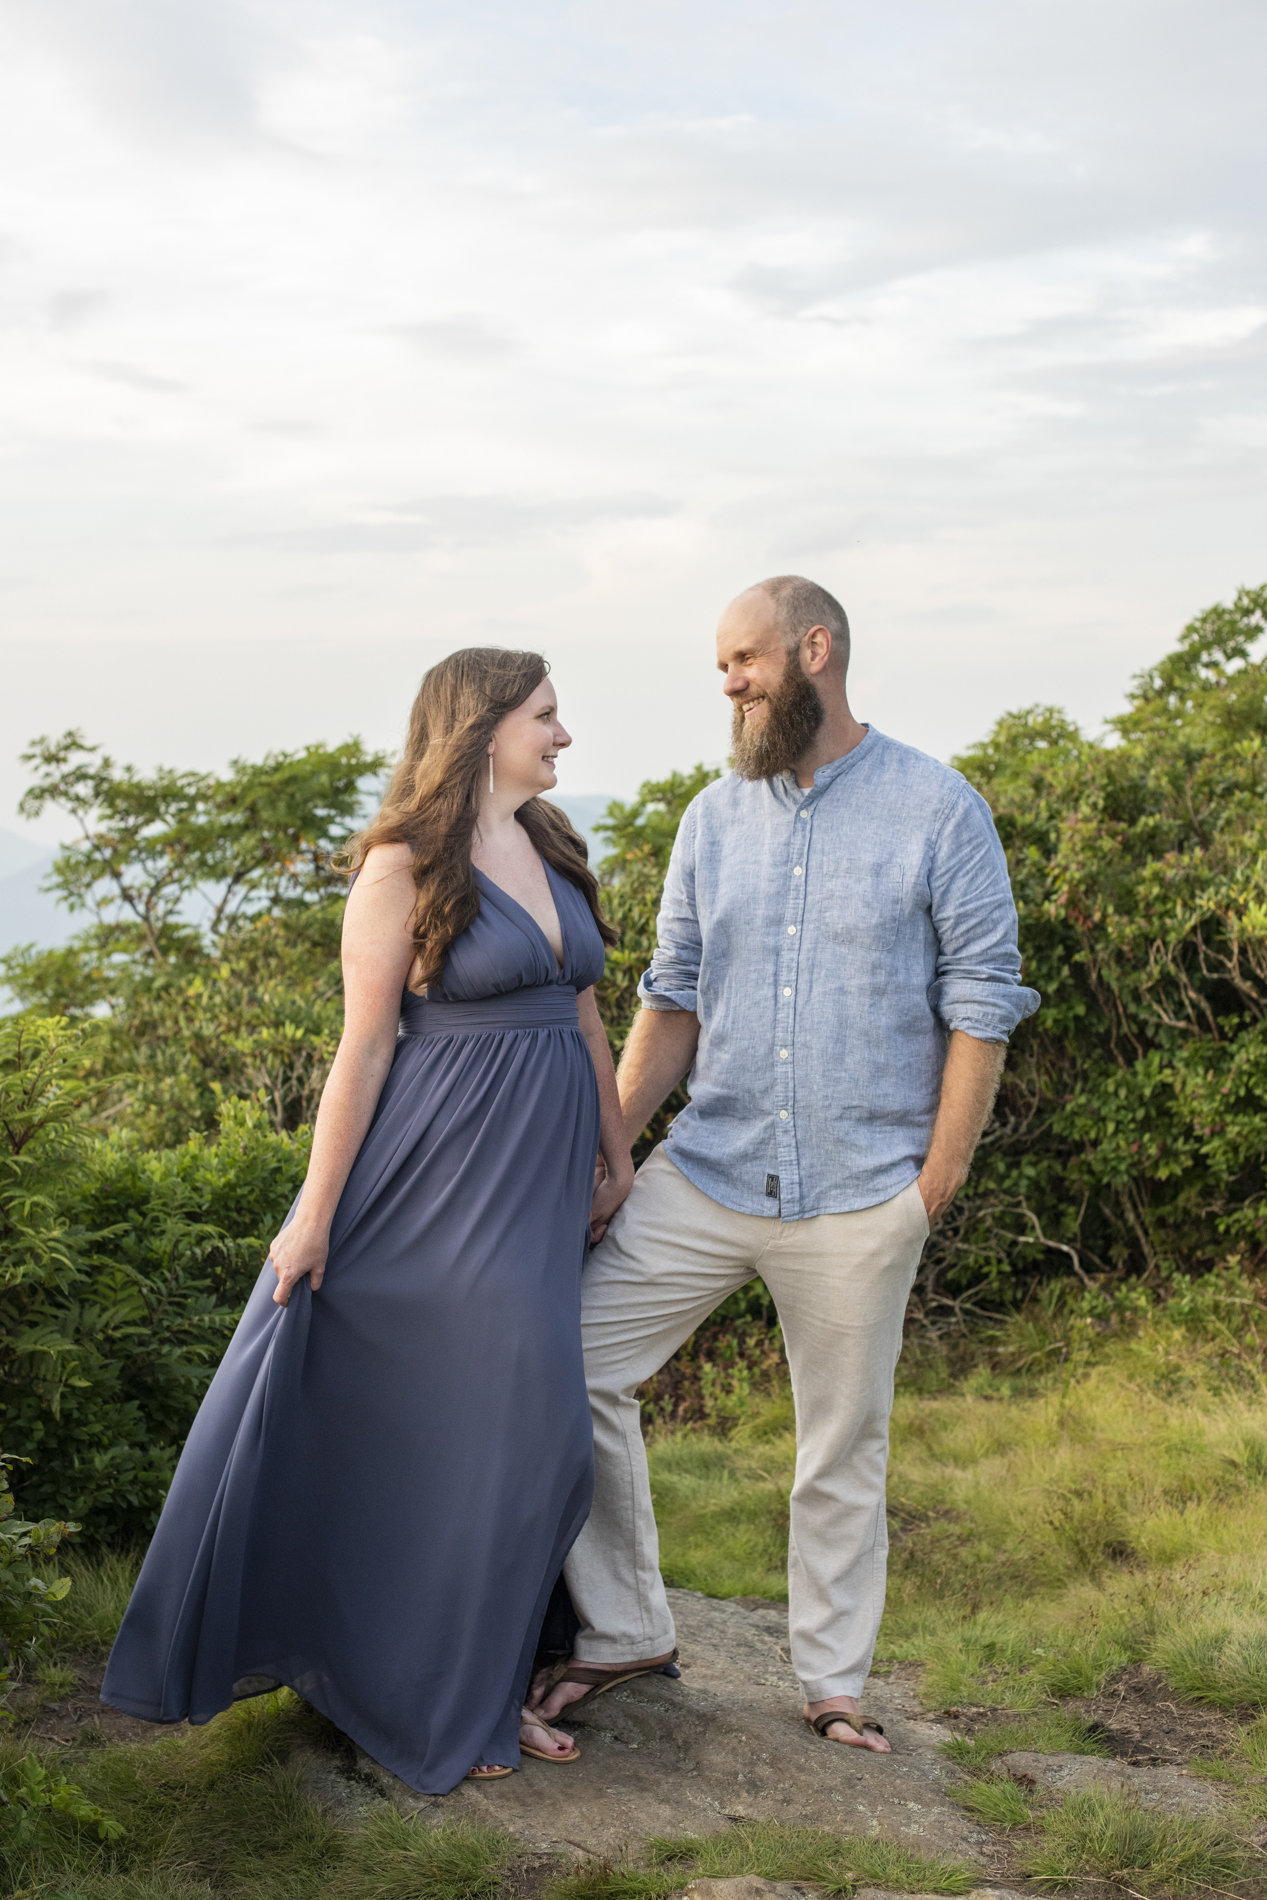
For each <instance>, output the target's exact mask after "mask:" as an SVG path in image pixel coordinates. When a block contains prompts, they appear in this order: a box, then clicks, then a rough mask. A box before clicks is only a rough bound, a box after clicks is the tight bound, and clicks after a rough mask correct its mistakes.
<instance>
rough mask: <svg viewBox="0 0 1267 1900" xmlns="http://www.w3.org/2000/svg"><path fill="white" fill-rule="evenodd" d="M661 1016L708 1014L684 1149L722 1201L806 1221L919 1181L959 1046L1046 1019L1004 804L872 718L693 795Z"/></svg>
mask: <svg viewBox="0 0 1267 1900" xmlns="http://www.w3.org/2000/svg"><path fill="white" fill-rule="evenodd" d="M658 939H659V940H658V945H657V948H656V952H655V955H654V956H653V958H652V960H651V968H650V969H649V970H648V971H646V972H645V974H644V975H643V978H642V980H641V982H640V983H639V986H638V993H639V995H640V997H641V998H642V1002H643V1006H644V1007H645V1008H648V1009H690V1010H695V1011H696V1012H697V1013H698V1015H699V1019H700V1039H699V1050H698V1053H697V1055H696V1058H695V1065H694V1067H693V1068H692V1070H691V1073H690V1076H689V1078H688V1088H689V1091H690V1098H691V1099H690V1103H689V1105H688V1106H687V1107H686V1108H685V1109H684V1110H683V1111H682V1113H681V1114H680V1115H679V1116H678V1117H677V1118H676V1120H675V1121H674V1122H673V1124H672V1126H671V1128H670V1130H669V1134H668V1139H667V1151H668V1153H669V1155H670V1156H671V1157H672V1159H673V1161H674V1162H675V1163H676V1165H677V1166H678V1167H679V1168H680V1169H681V1170H682V1173H683V1174H684V1175H686V1177H687V1179H688V1180H690V1181H693V1182H694V1184H695V1186H696V1187H698V1188H701V1189H702V1190H703V1192H704V1193H705V1194H708V1195H710V1196H711V1197H712V1199H713V1200H715V1201H720V1202H721V1204H722V1206H723V1207H730V1208H735V1209H736V1210H737V1211H739V1212H740V1213H744V1214H768V1215H770V1216H771V1217H775V1216H777V1217H779V1218H781V1219H783V1220H802V1219H804V1218H806V1217H807V1216H809V1215H813V1214H837V1213H846V1212H848V1211H849V1210H850V1209H852V1208H859V1207H873V1206H875V1205H876V1204H877V1203H878V1202H880V1201H887V1200H890V1199H891V1198H892V1197H893V1196H894V1195H895V1194H900V1193H901V1191H902V1189H903V1188H905V1187H907V1186H908V1185H909V1184H910V1182H912V1181H913V1180H914V1179H915V1177H916V1175H917V1174H918V1173H919V1171H920V1169H921V1167H922V1166H923V1162H924V1156H925V1154H926V1153H927V1150H928V1142H929V1137H930V1135H931V1132H932V1127H933V1121H934V1118H935V1116H936V1113H937V1100H938V1094H939V1091H940V1087H941V1072H942V1065H943V1062H944V1060H945V1054H946V1037H947V1033H948V1032H949V1031H950V1030H952V1029H963V1030H966V1031H967V1033H968V1035H970V1036H976V1037H978V1038H979V1039H980V1040H981V1041H983V1042H1006V1041H1007V1039H1008V1037H1009V1035H1010V1034H1011V1032H1012V1030H1013V1029H1015V1027H1016V1025H1017V1024H1018V1023H1019V1022H1020V1021H1021V1020H1022V1019H1023V1018H1024V1017H1026V1016H1029V1015H1032V1013H1033V1012H1034V1010H1036V1009H1037V1008H1038V1002H1039V999H1038V994H1037V992H1036V991H1034V990H1028V989H1024V988H1022V986H1021V980H1020V975H1021V959H1020V952H1019V950H1018V948H1017V941H1016V907H1015V905H1014V904H1013V902H1012V892H1011V887H1010V885H1009V883H1008V875H1007V863H1006V860H1005V859H1004V856H1003V849H1002V846H1001V845H1000V843H999V839H998V834H997V832H996V831H995V829H994V820H993V819H992V817H991V815H990V808H989V806H988V805H987V804H986V802H985V800H984V799H983V798H982V797H981V796H980V794H979V793H978V792H975V791H974V790H973V788H972V787H971V786H970V785H969V784H968V782H967V780H966V779H965V778H963V777H962V776H961V775H960V774H959V773H958V772H955V771H952V770H951V768H950V767H949V766H947V765H941V764H939V763H938V761H937V760H936V759H930V758H929V757H927V756H926V754H924V753H922V752H916V751H915V750H914V748H913V747H911V746H906V745H900V744H899V743H898V742H897V741H896V740H894V739H888V738H886V737H885V736H884V734H883V733H880V732H877V731H876V730H875V728H874V727H870V728H869V729H868V731H867V734H866V737H865V738H864V739H863V740H862V741H861V742H860V743H859V744H858V745H857V746H855V747H854V749H853V751H852V752H848V753H846V754H845V757H844V758H843V759H835V760H833V762H832V763H831V764H830V765H825V766H823V767H821V768H820V770H819V771H817V772H816V773H815V774H814V783H813V785H812V787H811V788H810V789H809V790H808V791H802V790H801V788H800V787H799V786H798V785H797V783H796V780H795V777H794V775H793V774H792V773H790V772H787V773H784V774H783V775H782V776H781V777H779V778H776V779H770V780H747V779H742V778H739V777H737V776H736V775H735V774H734V773H733V772H732V773H728V774H727V775H726V776H725V777H724V778H721V779H718V780H716V781H715V782H714V783H713V784H712V785H709V786H708V787H707V788H706V789H705V790H704V791H702V792H701V793H700V794H699V796H698V798H695V799H693V800H692V801H691V804H690V805H689V806H688V807H687V810H686V812H685V814H684V816H683V818H682V823H681V827H680V829H679V831H678V835H677V841H676V843H675V844H674V847H673V855H672V858H671V860H670V862H669V870H668V876H667V877H666V879H665V885H664V897H663V901H662V904H661V909H660V916H659V923H658Z"/></svg>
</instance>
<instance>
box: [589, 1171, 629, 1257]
mask: <svg viewBox="0 0 1267 1900" xmlns="http://www.w3.org/2000/svg"><path fill="white" fill-rule="evenodd" d="M594 1175H595V1178H594V1199H593V1201H592V1202H591V1203H590V1239H591V1240H592V1241H593V1243H594V1245H595V1246H596V1247H597V1245H598V1243H599V1241H600V1240H601V1239H602V1238H603V1235H604V1234H605V1233H606V1232H607V1227H608V1223H609V1222H610V1220H611V1217H612V1215H613V1214H614V1213H615V1212H616V1209H617V1208H618V1207H619V1206H620V1204H621V1202H622V1201H623V1200H624V1199H625V1197H626V1195H627V1194H628V1193H629V1190H630V1188H631V1187H632V1186H633V1182H634V1171H633V1168H632V1166H631V1167H630V1168H629V1170H628V1172H627V1173H625V1172H623V1171H622V1172H621V1173H618V1174H609V1173H608V1171H607V1169H606V1168H605V1167H604V1166H603V1162H602V1160H601V1159H600V1160H599V1164H598V1167H597V1168H596V1169H595V1171H594Z"/></svg>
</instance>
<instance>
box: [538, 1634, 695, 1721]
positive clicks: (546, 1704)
mask: <svg viewBox="0 0 1267 1900" xmlns="http://www.w3.org/2000/svg"><path fill="white" fill-rule="evenodd" d="M675 1653H676V1652H675V1651H673V1650H671V1649H666V1650H665V1652H664V1654H663V1656H647V1657H645V1658H644V1657H635V1658H634V1660H633V1661H632V1662H624V1663H586V1665H585V1667H586V1668H587V1669H598V1670H601V1671H602V1673H603V1674H604V1675H605V1676H623V1675H624V1674H625V1672H626V1670H628V1669H655V1668H657V1667H658V1666H659V1665H660V1664H661V1663H667V1662H672V1661H673V1657H674V1654H675ZM547 1679H548V1672H547V1671H545V1670H543V1671H542V1672H541V1674H540V1675H539V1676H538V1677H537V1679H536V1681H535V1682H534V1683H533V1685H532V1688H531V1689H530V1690H529V1692H528V1705H527V1706H528V1709H529V1710H530V1711H531V1713H532V1714H533V1715H540V1716H544V1717H545V1720H546V1721H547V1722H553V1720H554V1718H555V1716H556V1715H562V1713H563V1711H564V1709H566V1708H567V1706H568V1704H569V1702H579V1701H580V1699H581V1697H582V1696H583V1695H589V1693H590V1690H591V1688H592V1686H593V1685H592V1684H591V1683H586V1682H560V1683H559V1684H557V1685H556V1687H555V1688H553V1689H551V1691H550V1693H549V1695H546V1696H543V1694H542V1688H543V1685H544V1683H545V1681H546V1680H547Z"/></svg>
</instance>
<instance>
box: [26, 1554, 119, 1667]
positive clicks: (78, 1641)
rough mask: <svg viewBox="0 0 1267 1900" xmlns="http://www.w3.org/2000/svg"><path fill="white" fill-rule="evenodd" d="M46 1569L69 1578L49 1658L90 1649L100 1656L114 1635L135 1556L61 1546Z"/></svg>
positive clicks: (117, 1629) (107, 1647) (117, 1627)
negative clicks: (52, 1654) (52, 1653)
mask: <svg viewBox="0 0 1267 1900" xmlns="http://www.w3.org/2000/svg"><path fill="white" fill-rule="evenodd" d="M48 1568H49V1570H50V1572H53V1573H55V1574H56V1575H59V1576H63V1577H69V1578H70V1594H69V1595H68V1596H67V1597H65V1598H64V1599H63V1602H62V1612H63V1614H62V1620H61V1622H60V1623H59V1625H58V1628H57V1636H56V1643H55V1646H54V1653H55V1654H58V1655H66V1654H68V1653H72V1652H74V1651H75V1650H90V1651H92V1652H94V1653H96V1654H100V1655H104V1654H105V1653H106V1652H107V1651H108V1650H109V1648H110V1645H111V1644H112V1643H113V1641H114V1639H115V1637H116V1636H117V1635H118V1633H119V1625H120V1623H121V1622H122V1621H123V1612H124V1611H125V1610H126V1609H127V1607H128V1598H129V1597H130V1596H131V1594H132V1586H133V1585H134V1584H135V1582H136V1577H137V1572H138V1571H139V1570H140V1568H141V1557H140V1553H139V1552H138V1551H133V1550H122V1551H120V1550H95V1551H93V1550H76V1549H75V1548H74V1546H73V1545H67V1544H63V1545H62V1547H61V1549H60V1550H59V1551H58V1553H57V1555H56V1557H55V1558H54V1559H53V1562H52V1563H51V1564H50V1565H49V1566H48Z"/></svg>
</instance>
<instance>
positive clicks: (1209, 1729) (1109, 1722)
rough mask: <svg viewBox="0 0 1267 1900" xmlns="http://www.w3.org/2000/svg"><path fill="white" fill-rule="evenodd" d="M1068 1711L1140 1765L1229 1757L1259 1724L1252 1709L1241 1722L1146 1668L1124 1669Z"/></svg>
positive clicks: (1116, 1751) (1074, 1702)
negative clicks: (1247, 1728) (1244, 1729)
mask: <svg viewBox="0 0 1267 1900" xmlns="http://www.w3.org/2000/svg"><path fill="white" fill-rule="evenodd" d="M1064 1706H1065V1708H1067V1709H1069V1710H1071V1711H1072V1712H1073V1713H1074V1714H1075V1715H1080V1716H1081V1717H1082V1719H1083V1721H1084V1722H1086V1723H1087V1724H1088V1725H1089V1726H1090V1727H1091V1728H1092V1729H1093V1730H1094V1732H1095V1733H1096V1734H1097V1735H1098V1736H1099V1737H1100V1738H1101V1739H1102V1740H1103V1741H1104V1742H1105V1744H1106V1745H1107V1746H1108V1747H1109V1748H1111V1749H1112V1751H1113V1753H1114V1755H1115V1756H1116V1757H1117V1759H1118V1760H1119V1761H1125V1762H1130V1763H1132V1764H1139V1765H1142V1764H1145V1763H1148V1762H1185V1761H1191V1760H1192V1759H1193V1757H1194V1756H1195V1757H1198V1758H1206V1759H1209V1758H1210V1757H1212V1756H1216V1755H1222V1754H1226V1752H1227V1751H1228V1750H1229V1749H1230V1748H1232V1747H1233V1746H1234V1745H1235V1743H1236V1740H1237V1737H1238V1735H1239V1734H1240V1730H1241V1726H1242V1725H1243V1723H1247V1722H1251V1721H1253V1719H1254V1717H1253V1711H1252V1710H1250V1709H1245V1710H1242V1711H1239V1713H1240V1715H1241V1721H1240V1722H1238V1721H1237V1719H1236V1716H1234V1715H1232V1714H1229V1713H1228V1711H1227V1710H1225V1709H1211V1708H1208V1707H1207V1706H1206V1705H1205V1704H1203V1703H1200V1702H1189V1701H1187V1700H1186V1699H1185V1698H1184V1697H1183V1696H1181V1695H1178V1694H1176V1692H1175V1690H1174V1689H1172V1688H1171V1686H1170V1684H1169V1683H1168V1682H1167V1681H1165V1679H1164V1678H1163V1677H1162V1676H1160V1675H1158V1673H1157V1671H1156V1670H1155V1669H1150V1668H1149V1667H1148V1665H1147V1664H1146V1663H1131V1664H1130V1665H1129V1667H1127V1668H1125V1669H1119V1670H1118V1671H1117V1674H1116V1675H1114V1676H1112V1677H1111V1678H1110V1679H1109V1681H1108V1682H1106V1683H1105V1685H1104V1687H1103V1689H1101V1691H1100V1693H1099V1695H1094V1696H1079V1697H1077V1698H1075V1699H1073V1700H1070V1701H1066V1702H1065V1704H1064Z"/></svg>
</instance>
